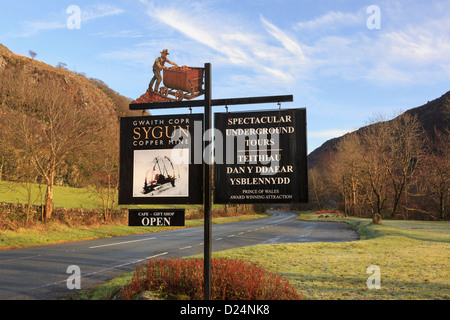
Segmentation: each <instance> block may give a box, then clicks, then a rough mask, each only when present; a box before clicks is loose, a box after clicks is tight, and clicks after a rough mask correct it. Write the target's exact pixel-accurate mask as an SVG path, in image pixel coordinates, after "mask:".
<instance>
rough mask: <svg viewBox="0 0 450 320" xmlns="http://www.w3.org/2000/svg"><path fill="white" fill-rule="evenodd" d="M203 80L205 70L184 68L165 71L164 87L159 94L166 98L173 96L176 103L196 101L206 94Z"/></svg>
mask: <svg viewBox="0 0 450 320" xmlns="http://www.w3.org/2000/svg"><path fill="white" fill-rule="evenodd" d="M203 78H204V68H194V67H187V66H183V67H173V68H167V69H164V71H163V82H164V87H161V88H160V89H159V94H160V95H162V96H163V97H165V98H170V97H168V96H169V95H173V96H174V97H175V100H176V101H181V100H183V99H188V100H190V99H194V98H196V97H198V96H201V95H202V94H204V92H205V90H204V89H203V88H202V86H203Z"/></svg>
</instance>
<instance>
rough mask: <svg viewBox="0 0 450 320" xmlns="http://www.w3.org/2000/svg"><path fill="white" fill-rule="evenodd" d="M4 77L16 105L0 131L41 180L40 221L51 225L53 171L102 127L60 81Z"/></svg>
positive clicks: (93, 113)
mask: <svg viewBox="0 0 450 320" xmlns="http://www.w3.org/2000/svg"><path fill="white" fill-rule="evenodd" d="M5 72H10V73H11V74H8V75H4V76H3V77H2V82H3V83H2V85H3V86H4V87H3V88H4V89H6V91H8V94H9V95H10V96H11V95H12V96H14V98H15V99H13V101H14V107H11V109H10V111H9V116H8V119H9V121H8V123H4V128H5V129H6V131H7V134H8V137H9V139H8V141H9V143H12V144H13V145H14V146H15V149H16V150H18V151H19V152H22V153H23V156H25V157H29V159H30V161H31V163H32V164H33V166H34V168H35V170H36V172H37V173H38V174H39V175H40V176H42V177H43V179H44V180H45V182H46V185H47V189H46V194H45V219H50V218H51V216H52V212H53V189H54V183H55V175H56V173H57V169H58V168H59V167H60V166H61V164H62V163H63V162H64V160H65V159H66V158H67V157H68V155H69V154H71V153H74V152H77V151H78V150H80V149H81V148H83V147H85V146H87V145H89V144H91V143H93V142H94V141H95V139H96V136H97V134H98V133H99V132H101V130H102V129H103V127H104V124H103V123H102V119H101V117H100V115H99V114H98V113H97V112H96V111H95V109H93V108H88V107H86V106H85V105H84V104H82V103H80V101H81V99H80V93H79V92H77V91H76V89H74V87H71V86H69V85H67V84H66V83H65V82H64V81H62V80H58V79H49V78H47V76H45V75H41V76H38V77H35V78H33V77H30V76H29V75H26V74H24V73H23V72H17V70H16V71H14V70H8V71H5ZM18 87H19V88H18Z"/></svg>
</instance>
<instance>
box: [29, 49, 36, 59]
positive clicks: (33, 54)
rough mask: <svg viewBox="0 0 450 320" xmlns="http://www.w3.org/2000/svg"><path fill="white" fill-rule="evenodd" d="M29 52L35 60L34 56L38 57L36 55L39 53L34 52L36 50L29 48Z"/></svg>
mask: <svg viewBox="0 0 450 320" xmlns="http://www.w3.org/2000/svg"><path fill="white" fill-rule="evenodd" d="M28 54H29V55H30V57H31V59H32V60H34V58H36V56H37V53H36V52H34V51H32V50H29V51H28Z"/></svg>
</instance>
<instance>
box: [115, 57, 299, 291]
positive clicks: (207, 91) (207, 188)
mask: <svg viewBox="0 0 450 320" xmlns="http://www.w3.org/2000/svg"><path fill="white" fill-rule="evenodd" d="M204 77H205V79H204V80H205V82H204V86H205V88H204V95H205V97H204V99H198V100H188V101H160V100H159V98H158V100H155V101H154V102H139V103H137V102H133V103H130V106H129V108H130V110H147V109H172V108H192V107H203V108H204V113H203V117H202V122H203V126H202V127H203V130H202V134H203V140H202V146H203V149H202V155H203V156H202V159H203V160H202V163H201V164H197V163H194V164H190V165H189V167H190V168H189V172H191V170H194V171H195V172H197V170H198V169H196V168H198V167H196V166H197V165H200V166H202V175H201V176H203V183H202V184H200V182H199V181H197V180H195V178H197V179H198V177H199V176H200V174H194V177H192V175H189V177H190V179H191V178H192V179H193V180H189V181H190V183H189V190H190V191H189V196H181V195H178V197H170V196H167V197H161V195H160V196H154V193H151V192H153V189H152V186H149V181H148V180H146V181H145V182H144V194H145V195H140V194H136V193H135V192H134V191H132V190H135V186H136V182H135V181H134V180H131V181H130V178H129V177H130V176H132V175H131V168H133V164H132V162H133V159H134V154H133V152H134V149H133V148H132V147H130V145H129V144H127V141H132V142H133V139H134V140H135V141H134V142H133V143H136V144H137V146H138V147H141V148H143V149H145V147H144V145H145V144H146V143H147V144H149V143H150V142H144V140H145V139H144V140H142V139H141V135H138V134H137V133H136V132H137V131H138V132H139V133H142V137H144V136H145V137H148V134H149V132H150V131H149V130H150V128H148V127H146V128H143V129H142V130H143V131H142V132H141V131H139V130H137V131H134V130H133V131H130V130H129V129H128V130H126V129H123V128H122V126H123V127H124V128H127V126H128V128H131V127H130V124H129V123H130V122H127V121H128V120H126V118H125V119H122V121H121V124H122V126H121V172H120V188H119V203H120V204H156V203H158V204H166V203H169V204H182V203H191V204H192V203H198V200H199V197H200V198H202V200H203V201H202V203H203V211H204V299H205V300H210V299H211V254H212V193H213V191H212V190H213V187H212V177H213V172H212V161H213V160H212V159H213V154H212V153H213V150H214V149H213V148H212V145H213V141H212V139H213V138H212V107H213V106H230V105H246V104H261V103H281V102H292V101H293V96H292V95H284V96H265V97H245V98H230V99H212V94H211V87H212V85H211V64H210V63H205V68H204ZM199 92H200V93H201V90H200V89H199ZM152 94H154V93H153V92H152ZM191 116H198V115H191ZM137 118H139V119H141V120H143V118H144V117H137ZM149 118H151V119H156V117H154V116H152V117H149ZM136 121H138V120H136ZM131 123H133V122H131ZM137 123H139V122H137ZM192 127H193V126H192ZM192 127H191V129H192ZM191 129H190V130H191ZM181 131H182V132H184V131H183V129H181ZM130 132H132V133H130ZM130 134H134V136H133V138H132V136H130ZM138 136H139V137H138ZM130 139H131V140H130ZM136 140H142V141H141V142H139V141H136ZM161 148H163V147H161ZM164 148H165V147H164ZM305 150H306V145H305ZM192 152H193V151H192ZM192 154H193V153H191V155H192ZM155 155H156V153H155ZM305 156H306V152H305ZM194 158H195V156H191V158H190V159H191V160H192V159H194ZM191 166H193V167H192V169H191ZM155 168H156V166H155ZM150 170H152V169H151V168H150ZM194 171H192V172H194ZM153 180H154V181H155V182H157V179H153ZM169 182H170V181H169ZM191 182H192V183H191ZM200 185H202V189H203V192H202V193H203V194H202V195H199V194H198V192H197V193H196V192H194V191H195V190H194V189H197V190H198V188H199V186H200ZM138 187H139V184H138ZM133 188H134V189H133ZM191 188H193V189H191ZM150 189H152V190H150ZM146 190H149V191H148V193H146ZM133 192H134V193H133ZM141 192H142V191H141ZM247 202H248V203H251V201H247ZM158 211H161V210H158ZM172 211H174V210H172ZM131 212H132V214H134V215H135V214H137V215H138V217H139V212H140V214H141V218H140V222H139V221H138V222H137V223H138V224H139V223H141V224H142V223H145V224H147V223H148V224H150V223H156V224H158V223H160V224H163V223H168V221H169V220H168V219H161V216H160V217H159V218H160V219H156V218H157V217H156V216H155V213H151V212H147V213H145V212H144V210H139V211H138V212H137V213H134V212H133V211H131ZM156 214H162V213H161V212H160V213H156ZM168 215H170V213H168ZM173 215H174V216H175V213H174V214H173ZM152 218H153V219H152ZM166 218H167V216H166ZM130 219H131V218H130ZM138 220H139V219H138ZM143 221H144V222H143Z"/></svg>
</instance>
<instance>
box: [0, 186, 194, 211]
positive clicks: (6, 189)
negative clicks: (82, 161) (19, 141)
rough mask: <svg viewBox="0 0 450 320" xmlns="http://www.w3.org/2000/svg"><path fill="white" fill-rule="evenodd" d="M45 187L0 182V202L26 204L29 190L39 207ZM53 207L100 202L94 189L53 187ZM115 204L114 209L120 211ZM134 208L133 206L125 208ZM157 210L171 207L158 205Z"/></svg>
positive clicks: (92, 205)
mask: <svg viewBox="0 0 450 320" xmlns="http://www.w3.org/2000/svg"><path fill="white" fill-rule="evenodd" d="M45 189H46V186H45V185H41V186H39V185H38V184H33V183H27V184H25V183H19V182H9V181H0V202H6V203H23V204H26V203H28V190H30V192H31V193H30V194H31V196H30V202H31V204H33V205H41V204H42V203H43V202H44V196H45ZM53 206H54V207H61V208H83V209H101V208H102V202H101V199H100V197H99V196H98V195H96V192H95V190H94V189H87V188H71V187H62V186H55V188H54V195H53ZM120 207H121V206H119V205H118V204H117V200H116V206H115V209H120ZM126 207H127V208H128V207H129V208H134V207H135V206H126ZM141 207H143V208H144V207H146V206H141ZM158 207H159V208H164V207H173V206H169V205H168V206H164V205H160V206H158ZM200 207H201V206H200V205H190V206H186V208H200Z"/></svg>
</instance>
